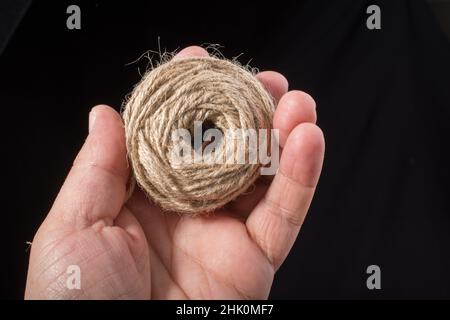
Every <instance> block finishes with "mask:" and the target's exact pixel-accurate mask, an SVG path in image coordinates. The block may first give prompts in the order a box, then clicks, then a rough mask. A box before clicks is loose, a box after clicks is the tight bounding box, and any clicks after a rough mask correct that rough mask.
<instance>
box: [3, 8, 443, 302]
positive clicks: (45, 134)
mask: <svg viewBox="0 0 450 320" xmlns="http://www.w3.org/2000/svg"><path fill="white" fill-rule="evenodd" d="M10 2H11V3H12V2H13V1H10ZM19 2H20V1H19ZM22 2H26V1H22ZM69 4H78V5H79V6H80V7H81V23H82V26H81V30H68V29H67V28H66V19H67V17H68V15H67V14H66V8H67V6H68V5H69ZM370 4H378V5H379V6H380V7H381V13H382V17H381V18H382V20H381V21H382V29H381V30H373V31H372V30H368V29H367V28H366V19H367V17H368V15H367V14H366V8H367V6H368V5H370ZM0 22H1V21H0ZM1 25H2V24H1V23H0V26H1ZM158 37H159V39H160V40H159V41H158ZM205 43H219V44H221V45H222V46H224V47H223V48H222V49H221V51H222V52H223V53H224V55H225V56H227V57H233V56H237V55H239V54H241V53H244V54H243V55H242V56H240V58H239V60H240V61H241V62H243V63H246V62H248V61H249V60H250V59H251V64H252V66H255V67H258V68H259V69H261V70H266V69H272V70H277V71H280V72H282V73H283V74H285V75H286V77H287V78H288V79H289V82H290V88H291V89H301V90H304V91H306V92H309V93H310V94H311V95H312V96H313V97H314V98H315V99H316V102H317V112H318V119H319V121H318V124H319V125H320V127H321V128H322V129H323V131H324V134H325V138H326V144H327V148H326V156H325V164H324V169H323V173H322V177H321V181H320V183H319V187H318V189H317V193H316V196H315V199H314V201H313V204H312V207H311V210H310V212H309V214H308V217H307V219H306V221H305V224H304V225H303V228H302V231H301V235H300V237H299V239H298V241H297V242H296V244H295V246H294V248H293V250H292V252H291V254H290V256H289V257H288V259H287V260H286V262H285V264H284V265H283V266H282V268H281V269H280V271H279V272H278V273H277V275H276V279H275V282H274V285H273V290H272V293H271V297H272V298H287V299H291V298H450V201H449V196H450V184H449V181H450V180H449V178H450V170H449V168H448V164H449V163H450V154H449V151H448V149H449V146H450V143H449V142H450V139H449V137H450V135H449V132H448V131H449V125H450V59H449V58H450V44H449V41H448V39H447V38H446V36H445V35H444V33H443V32H442V30H441V29H440V27H439V25H438V24H437V22H436V21H435V20H434V17H433V15H432V13H431V11H430V9H429V7H428V5H427V4H426V3H425V2H424V1H415V0H411V1H408V0H403V1H402V0H396V1H363V0H361V1H355V0H345V1H344V0H343V1H318V0H310V1H290V2H282V1H276V2H262V1H255V2H250V1H241V2H236V3H232V2H229V1H227V2H218V1H215V2H214V1H209V2H204V3H202V2H200V1H195V2H183V3H180V4H178V3H175V2H169V1H146V2H139V3H138V2H131V1H117V3H116V2H114V1H90V2H80V1H71V2H66V1H58V2H56V1H55V2H54V3H51V2H44V1H35V2H33V3H32V5H31V7H30V8H29V10H28V11H27V12H26V14H25V16H24V18H23V20H22V22H21V23H20V25H19V26H18V28H17V30H16V32H15V34H14V35H13V36H12V37H11V39H10V41H9V44H8V46H7V47H6V49H5V50H4V52H3V53H2V55H1V56H0V106H1V107H2V109H1V115H2V131H3V132H2V137H3V157H2V158H3V159H4V160H6V164H5V165H4V167H3V170H4V174H3V175H2V176H3V179H2V184H3V189H4V191H3V202H4V203H5V206H4V209H3V210H2V213H1V214H2V219H1V226H2V228H1V232H0V235H1V243H2V247H3V248H2V253H1V260H0V273H1V279H2V280H1V293H0V294H1V297H3V298H18V299H20V298H22V297H23V292H24V286H25V279H26V269H27V263H28V252H27V250H26V249H27V245H26V243H25V242H26V241H31V240H32V238H33V235H34V232H35V231H36V230H37V228H38V226H39V224H40V223H41V221H42V220H43V218H44V217H45V215H46V213H47V212H48V210H49V208H50V206H51V203H52V202H53V199H54V198H55V196H56V194H57V192H58V190H59V188H60V186H61V184H62V182H63V180H64V177H65V175H66V174H67V172H68V170H69V169H70V166H71V164H72V161H73V159H74V157H75V155H76V153H77V151H78V150H79V148H80V146H81V145H82V143H83V141H84V138H85V137H86V134H87V119H88V112H89V110H90V108H91V107H92V106H94V105H95V104H98V103H106V104H109V105H111V106H114V107H115V108H116V109H117V110H119V108H120V106H121V103H122V101H123V99H124V97H125V95H126V94H127V93H128V92H129V91H130V90H131V88H132V86H133V85H134V84H135V83H136V82H138V81H139V79H140V73H143V72H144V71H145V69H146V67H147V64H148V62H147V60H145V59H141V60H140V61H138V62H136V63H133V64H129V63H130V62H132V61H134V60H136V59H137V58H138V57H139V56H141V55H142V54H143V53H144V52H145V51H147V50H149V49H151V50H158V47H160V48H161V50H165V49H167V50H168V51H172V50H175V49H177V48H180V49H181V48H183V47H185V46H187V45H192V44H205ZM154 57H155V58H157V55H154ZM371 264H376V265H379V266H380V267H381V272H382V276H381V285H382V289H381V290H374V291H370V290H368V289H367V288H366V278H367V274H366V273H365V271H366V268H367V266H368V265H371Z"/></svg>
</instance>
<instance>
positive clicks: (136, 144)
mask: <svg viewBox="0 0 450 320" xmlns="http://www.w3.org/2000/svg"><path fill="white" fill-rule="evenodd" d="M273 112H274V104H273V99H272V97H271V96H270V95H269V94H268V92H267V91H266V90H265V88H264V87H263V86H262V84H261V83H260V82H259V81H258V80H257V79H256V78H255V77H254V75H253V74H252V72H250V71H248V70H247V69H245V68H244V67H242V66H240V65H238V64H237V63H235V62H231V61H228V60H225V59H219V58H216V57H195V58H180V59H172V60H170V61H168V62H165V63H162V64H161V65H159V66H158V67H157V68H155V69H153V70H151V71H150V72H148V73H147V74H145V75H144V77H143V78H142V80H141V82H140V83H138V84H137V85H136V87H135V88H134V90H133V92H132V93H131V96H130V97H129V99H128V100H127V102H126V103H125V106H124V109H123V119H124V123H125V134H126V144H127V151H128V157H129V162H130V163H131V166H132V169H133V176H134V179H135V180H136V182H137V184H138V185H139V186H140V187H141V188H142V189H143V190H144V191H145V193H147V195H149V196H150V197H151V199H153V201H154V202H156V203H157V204H158V205H159V206H161V207H162V208H163V209H165V210H170V211H176V212H180V213H187V214H197V213H203V212H210V211H213V210H215V209H217V208H219V207H222V206H224V205H225V204H226V203H228V202H229V201H231V200H233V199H235V198H236V197H237V196H238V195H240V194H241V193H243V192H244V191H245V190H247V189H248V188H249V187H250V186H251V184H253V183H254V181H255V180H256V179H257V178H258V176H259V174H260V172H259V169H260V167H261V165H260V164H258V163H256V164H255V163H253V164H252V163H246V164H229V163H228V164H227V163H213V164H209V163H208V164H206V163H183V164H178V165H174V164H173V163H171V161H170V159H169V158H168V155H169V154H170V150H171V148H173V143H174V142H173V140H172V139H173V137H172V132H173V130H175V129H180V128H184V129H187V130H189V131H190V132H192V128H193V126H194V122H195V121H200V122H202V123H206V122H208V123H209V125H210V126H212V127H214V128H217V129H218V130H220V131H222V132H225V131H226V130H227V129H235V128H240V129H256V130H258V129H270V128H271V123H272V117H273ZM220 150H222V151H217V152H218V153H220V152H223V150H224V147H221V148H220ZM194 152H195V150H194Z"/></svg>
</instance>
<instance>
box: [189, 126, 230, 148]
mask: <svg viewBox="0 0 450 320" xmlns="http://www.w3.org/2000/svg"><path fill="white" fill-rule="evenodd" d="M210 129H216V130H219V131H220V133H221V134H223V131H222V130H221V129H220V128H219V127H217V125H216V124H215V123H214V121H212V120H210V119H206V120H204V121H203V122H202V123H201V137H199V136H197V134H196V130H195V125H194V124H193V125H192V128H191V129H190V132H191V146H192V148H193V149H194V150H195V152H198V153H200V152H203V151H204V150H205V148H206V146H208V145H209V144H211V143H217V145H219V144H220V142H221V141H222V135H221V136H219V137H218V141H216V136H214V135H212V136H211V137H210V138H209V139H208V140H203V138H205V133H206V132H207V131H208V130H210ZM196 139H199V141H200V142H199V143H195V142H196Z"/></svg>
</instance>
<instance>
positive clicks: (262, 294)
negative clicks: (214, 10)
mask: <svg viewBox="0 0 450 320" xmlns="http://www.w3.org/2000/svg"><path fill="white" fill-rule="evenodd" d="M206 55H207V52H206V51H205V50H203V49H201V48H199V47H189V48H186V49H184V50H182V51H181V52H180V53H179V54H178V55H177V57H176V58H182V57H186V56H206ZM257 78H258V79H259V80H260V81H261V82H262V83H263V84H264V86H265V87H266V89H267V90H269V91H270V93H271V94H272V96H273V97H274V99H275V100H276V102H277V104H278V106H277V109H276V112H275V115H274V120H273V127H274V128H275V129H279V138H280V139H279V143H280V147H281V148H282V154H281V159H280V165H279V170H278V172H277V174H276V175H275V177H274V178H273V180H271V181H269V180H268V179H264V178H260V179H258V180H257V182H256V184H255V186H254V187H253V188H252V190H253V191H252V192H249V193H247V194H244V195H241V196H240V197H239V198H238V199H237V200H235V201H232V202H231V203H229V204H228V205H226V206H225V207H224V208H222V209H220V210H217V212H216V213H215V214H213V215H208V216H202V215H198V216H195V217H192V216H186V215H178V214H172V213H163V212H162V211H161V210H160V209H159V208H158V207H157V206H156V205H154V204H152V203H151V202H150V201H149V200H148V199H147V198H146V197H145V196H144V195H143V193H142V192H141V191H140V190H139V189H138V188H136V190H135V191H134V193H133V195H132V197H131V198H130V199H129V200H127V201H126V185H127V181H128V178H129V174H130V173H129V167H128V163H127V157H126V147H125V133H124V128H123V123H122V120H121V118H120V116H119V114H118V113H117V112H116V111H115V110H114V109H112V108H110V107H107V106H97V107H95V108H93V109H92V111H91V113H90V116H89V136H88V137H87V139H86V142H85V144H84V146H83V147H82V149H81V151H80V153H79V154H78V156H77V158H76V159H75V161H74V164H73V167H72V169H71V171H70V173H69V175H68V176H67V179H66V181H65V182H64V185H63V186H62V188H61V190H60V192H59V194H58V197H57V198H56V200H55V202H54V204H53V207H52V208H51V210H50V212H49V214H48V215H47V217H46V219H45V220H44V222H43V223H42V225H41V226H40V228H39V230H38V232H37V233H36V235H35V237H34V240H33V244H32V249H31V256H30V264H29V269H28V278H27V286H26V291H25V298H27V299H185V298H187V299H228V298H230V299H240V298H252V299H261V298H267V297H268V295H269V292H270V288H271V285H272V281H273V277H274V274H275V272H276V271H277V269H278V268H279V267H280V265H281V264H282V263H283V261H284V259H285V258H286V256H287V255H288V253H289V251H290V249H291V247H292V245H293V243H294V241H295V239H296V237H297V235H298V232H299V230H300V227H301V225H302V223H303V220H304V218H305V215H306V213H307V211H308V208H309V205H310V203H311V200H312V197H313V194H314V191H315V187H316V184H317V181H318V179H319V175H320V171H321V168H322V162H323V155H324V139H323V135H322V132H321V130H320V129H319V128H318V127H317V126H316V125H315V121H316V111H315V103H314V101H313V100H312V98H311V97H310V96H308V95H307V94H305V93H302V92H300V91H291V92H287V90H288V84H287V81H286V79H285V78H284V77H283V76H282V75H280V74H278V73H276V72H261V73H259V74H258V75H257ZM71 265H76V266H78V267H79V268H80V271H81V287H80V289H79V290H69V288H67V286H66V279H67V276H68V275H67V272H66V271H67V268H68V267H69V266H71Z"/></svg>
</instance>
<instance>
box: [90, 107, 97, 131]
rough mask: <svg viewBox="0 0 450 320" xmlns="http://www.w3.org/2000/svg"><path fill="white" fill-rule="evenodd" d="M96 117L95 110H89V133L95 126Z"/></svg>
mask: <svg viewBox="0 0 450 320" xmlns="http://www.w3.org/2000/svg"><path fill="white" fill-rule="evenodd" d="M96 117H97V115H96V112H95V110H91V112H89V133H91V131H92V130H93V129H94V126H95V118H96Z"/></svg>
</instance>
